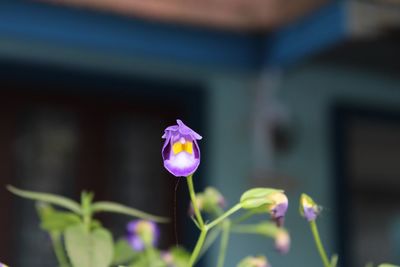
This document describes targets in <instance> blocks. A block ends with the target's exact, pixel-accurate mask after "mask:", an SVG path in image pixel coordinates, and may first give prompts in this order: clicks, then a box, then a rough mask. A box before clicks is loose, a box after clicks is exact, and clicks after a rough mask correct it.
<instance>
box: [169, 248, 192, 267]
mask: <svg viewBox="0 0 400 267" xmlns="http://www.w3.org/2000/svg"><path fill="white" fill-rule="evenodd" d="M171 255H172V257H173V261H174V266H176V267H187V266H189V261H190V254H189V252H187V251H186V250H185V249H184V248H181V247H175V248H172V249H171Z"/></svg>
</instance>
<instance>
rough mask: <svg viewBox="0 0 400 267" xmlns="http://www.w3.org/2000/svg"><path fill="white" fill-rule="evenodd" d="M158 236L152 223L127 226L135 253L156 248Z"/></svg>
mask: <svg viewBox="0 0 400 267" xmlns="http://www.w3.org/2000/svg"><path fill="white" fill-rule="evenodd" d="M159 236H160V230H159V228H158V226H157V224H156V223H154V222H151V221H146V220H134V221H131V222H130V223H128V225H127V237H126V238H127V241H128V243H129V245H130V246H131V247H132V248H133V249H134V250H136V251H142V250H144V249H145V248H146V247H149V246H152V247H154V246H156V245H157V242H158V239H159ZM0 267H1V266H0Z"/></svg>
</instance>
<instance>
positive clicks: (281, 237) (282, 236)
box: [275, 230, 290, 254]
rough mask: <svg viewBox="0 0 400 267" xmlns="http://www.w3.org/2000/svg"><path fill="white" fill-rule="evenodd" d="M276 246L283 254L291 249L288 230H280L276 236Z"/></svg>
mask: <svg viewBox="0 0 400 267" xmlns="http://www.w3.org/2000/svg"><path fill="white" fill-rule="evenodd" d="M275 248H276V249H277V250H278V251H279V252H280V253H282V254H286V253H288V252H289V249H290V236H289V234H288V232H287V231H285V230H279V231H278V233H277V234H276V236H275Z"/></svg>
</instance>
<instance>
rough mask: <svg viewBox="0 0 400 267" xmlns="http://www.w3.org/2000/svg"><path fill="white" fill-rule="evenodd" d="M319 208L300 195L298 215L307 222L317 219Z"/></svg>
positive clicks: (303, 195) (308, 197) (311, 200)
mask: <svg viewBox="0 0 400 267" xmlns="http://www.w3.org/2000/svg"><path fill="white" fill-rule="evenodd" d="M320 212H321V208H320V207H319V206H318V205H317V204H316V203H315V202H314V200H313V199H312V198H311V197H310V196H308V195H306V194H302V195H301V197H300V214H301V215H302V216H303V217H304V218H305V219H306V220H307V221H309V222H311V221H314V220H315V219H317V217H318V215H319V213H320Z"/></svg>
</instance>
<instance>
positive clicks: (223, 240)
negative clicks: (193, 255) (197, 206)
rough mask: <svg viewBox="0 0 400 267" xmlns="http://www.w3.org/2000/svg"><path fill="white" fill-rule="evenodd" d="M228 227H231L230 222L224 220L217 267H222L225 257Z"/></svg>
mask: <svg viewBox="0 0 400 267" xmlns="http://www.w3.org/2000/svg"><path fill="white" fill-rule="evenodd" d="M230 227H231V222H230V221H229V220H226V221H224V222H223V224H222V236H221V243H220V247H219V255H218V263H217V267H224V263H225V257H226V249H227V247H228V242H229V232H230Z"/></svg>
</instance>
